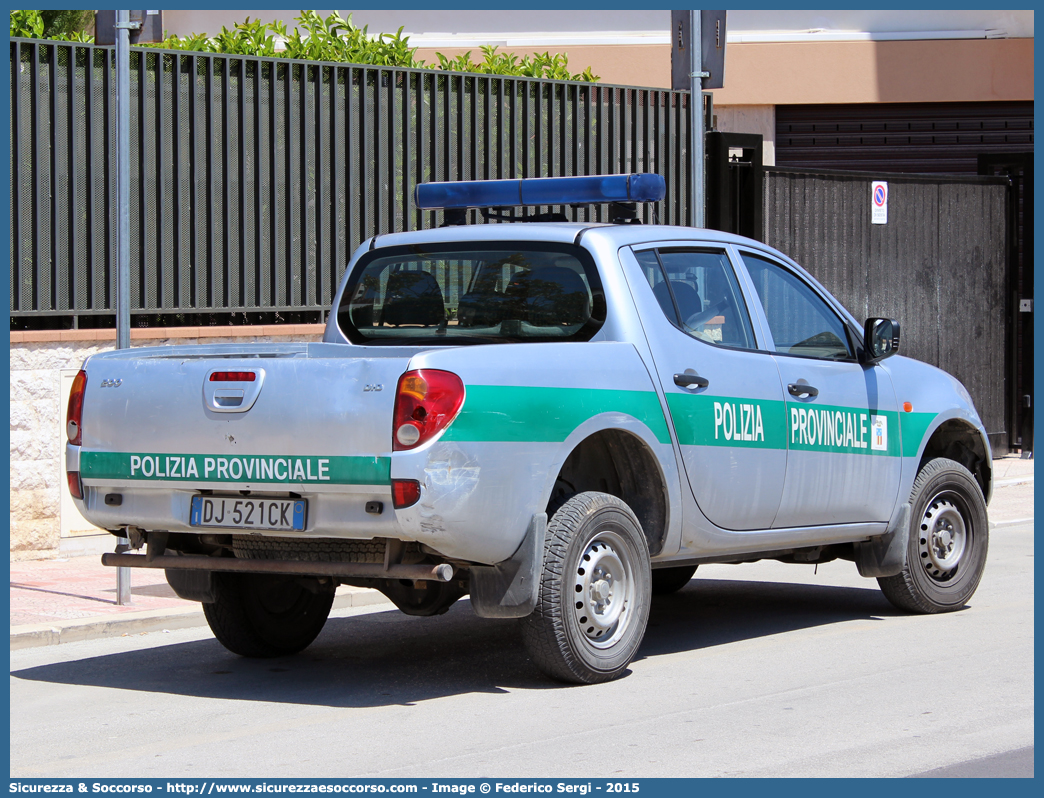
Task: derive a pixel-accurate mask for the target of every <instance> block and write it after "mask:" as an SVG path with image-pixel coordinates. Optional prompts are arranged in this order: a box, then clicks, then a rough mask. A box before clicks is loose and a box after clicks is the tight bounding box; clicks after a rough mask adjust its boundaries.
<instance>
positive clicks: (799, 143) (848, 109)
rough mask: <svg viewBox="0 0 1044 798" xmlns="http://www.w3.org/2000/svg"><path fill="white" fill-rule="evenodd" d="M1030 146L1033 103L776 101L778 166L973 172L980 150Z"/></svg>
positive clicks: (1022, 149) (1026, 149)
mask: <svg viewBox="0 0 1044 798" xmlns="http://www.w3.org/2000/svg"><path fill="white" fill-rule="evenodd" d="M1032 150H1033V103H1032V102H993V103H990V102H971V103H866V104H853V105H777V106H776V163H777V164H778V165H779V166H795V167H799V168H804V169H842V170H846V171H855V172H865V171H875V172H904V173H937V174H959V175H964V174H968V175H974V174H976V173H977V168H978V163H977V158H978V156H979V155H980V154H989V155H1000V154H1014V153H1025V152H1032Z"/></svg>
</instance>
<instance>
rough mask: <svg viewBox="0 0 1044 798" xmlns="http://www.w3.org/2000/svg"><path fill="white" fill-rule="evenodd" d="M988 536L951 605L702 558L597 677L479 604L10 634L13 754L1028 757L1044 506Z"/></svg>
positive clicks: (211, 761) (280, 772)
mask: <svg viewBox="0 0 1044 798" xmlns="http://www.w3.org/2000/svg"><path fill="white" fill-rule="evenodd" d="M991 535H992V537H991V541H990V556H989V562H988V565H987V571H986V574H985V577H984V579H983V582H982V584H981V585H980V588H979V591H978V593H977V594H976V595H975V596H974V597H973V600H972V602H971V603H970V605H969V606H968V607H967V608H966V609H964V610H963V611H961V612H957V613H951V614H947V615H939V616H908V615H903V614H900V613H899V612H897V611H895V610H893V609H892V607H891V605H889V604H888V603H887V602H886V601H885V599H884V598H883V596H882V595H881V593H880V591H879V590H878V589H877V586H876V582H874V581H872V580H864V579H862V578H860V577H859V576H858V575H857V574H856V572H855V568H854V566H853V565H852V564H851V563H847V562H834V563H829V564H827V565H822V566H819V568H818V573H816V572H814V568H813V567H812V566H795V565H782V564H779V563H770V562H767V563H758V564H755V565H745V566H725V565H719V566H704V567H702V568H701V569H700V570H699V571H698V572H697V575H696V579H694V580H693V581H692V582H691V583H690V584H689V585H688V586H687V587H686V588H685V589H684V590H682V591H681V592H680V593H678V594H677V595H674V596H669V597H664V598H662V599H658V600H657V601H656V602H655V603H654V605H653V610H652V616H651V622H650V628H649V630H648V633H647V635H646V639H645V643H644V644H643V646H642V648H641V650H640V653H639V656H638V658H637V659H636V661H635V662H634V663H633V665H632V667H631V671H630V673H628V674H627V675H626V676H625V677H624V678H622V679H620V680H619V681H616V682H613V683H610V684H605V685H596V686H591V687H565V686H562V685H558V684H556V683H553V682H550V681H548V680H546V679H545V678H544V677H543V676H542V675H541V674H540V673H539V672H538V671H537V670H536V668H535V667H534V666H533V665H532V663H530V662H529V661H528V660H527V658H526V655H525V652H524V650H523V648H522V646H521V642H520V640H519V637H518V635H517V633H516V632H517V630H516V629H515V627H514V624H513V623H512V622H505V621H492V620H483V619H480V618H476V617H475V616H474V615H473V614H472V613H471V611H470V608H469V607H468V605H467V602H466V601H462V602H459V603H458V604H457V605H456V606H455V607H454V608H453V609H452V610H450V612H449V613H447V614H446V615H444V616H441V617H438V618H410V617H407V616H405V615H402V614H400V613H398V612H394V611H388V610H386V609H378V610H368V609H361V610H359V609H357V610H345V611H341V612H340V613H339V616H338V617H334V618H331V620H330V621H329V622H328V624H327V626H326V628H325V629H324V631H323V633H322V635H320V637H319V639H318V640H317V641H316V643H315V644H313V646H312V647H311V648H309V649H308V650H307V651H305V652H304V653H303V654H301V655H299V656H297V657H289V658H282V659H277V660H266V661H256V660H255V661H251V660H244V659H240V658H238V657H235V656H233V655H231V654H229V653H227V652H226V651H225V650H224V649H223V648H222V647H221V646H220V645H219V644H218V643H217V642H216V641H214V640H213V638H212V637H210V635H209V633H208V632H207V631H205V630H199V629H186V630H177V631H171V632H169V633H150V634H144V635H140V636H133V637H120V638H112V639H104V640H93V641H85V642H81V643H69V644H63V645H60V646H52V647H43V648H32V649H25V650H21V651H14V652H12V654H11V775H12V776H13V777H32V776H52V777H57V776H72V777H91V776H95V777H129V778H133V777H175V776H183V777H233V776H242V777H264V778H274V777H288V776H329V777H345V776H376V777H411V778H412V777H472V776H487V775H489V776H501V777H533V776H553V777H563V778H564V777H585V778H598V777H609V778H613V777H615V778H621V777H650V776H680V777H691V776H915V775H927V776H979V775H990V776H1027V775H1032V774H1033V748H1032V746H1033V529H1032V524H1030V523H1023V524H1018V525H1013V526H1007V527H1004V528H999V529H995V530H993V531H992V533H991Z"/></svg>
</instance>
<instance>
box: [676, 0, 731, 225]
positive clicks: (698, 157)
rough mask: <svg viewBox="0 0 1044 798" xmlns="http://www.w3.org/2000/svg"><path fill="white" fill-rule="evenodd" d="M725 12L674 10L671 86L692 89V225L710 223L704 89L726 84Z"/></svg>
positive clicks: (690, 97) (690, 213)
mask: <svg viewBox="0 0 1044 798" xmlns="http://www.w3.org/2000/svg"><path fill="white" fill-rule="evenodd" d="M725 22H726V12H725V11H707V10H686V11H672V12H671V88H672V89H673V90H674V91H688V92H689V129H690V130H691V132H692V142H691V145H690V147H689V155H690V158H691V162H690V167H691V168H690V174H691V175H692V201H691V203H690V206H689V224H690V225H691V226H692V227H703V226H705V225H706V223H707V212H706V209H707V192H706V175H705V174H704V173H705V171H706V160H705V158H706V155H705V152H704V150H705V135H706V132H707V131H706V130H705V123H706V117H705V116H704V108H703V90H704V89H720V88H723V87H724V85H725V39H726V32H725Z"/></svg>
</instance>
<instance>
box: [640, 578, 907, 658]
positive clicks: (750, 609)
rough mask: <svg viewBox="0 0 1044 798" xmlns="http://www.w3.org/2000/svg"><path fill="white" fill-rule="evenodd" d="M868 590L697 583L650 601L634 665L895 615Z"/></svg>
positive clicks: (874, 590) (875, 591) (713, 581)
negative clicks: (642, 660) (640, 644)
mask: <svg viewBox="0 0 1044 798" xmlns="http://www.w3.org/2000/svg"><path fill="white" fill-rule="evenodd" d="M870 584H873V587H865V588H863V587H835V586H831V585H805V584H794V583H789V582H751V581H745V580H744V581H740V580H728V579H701V578H700V577H699V575H697V576H696V578H695V579H693V580H692V581H691V582H689V584H688V585H686V586H685V587H684V588H682V589H681V590H680V591H679V592H677V593H674V594H671V595H667V596H653V604H652V612H651V613H650V614H649V628H648V630H647V631H646V633H645V640H644V642H643V643H642V647H641V649H639V651H638V656H637V657H636V658H635V659H636V660H640V659H644V658H647V657H656V656H661V655H664V654H672V653H675V652H679V651H695V650H698V649H701V648H709V647H711V646H720V645H727V644H728V643H734V642H738V641H741V640H750V639H753V638H757V637H764V636H766V635H774V634H780V633H784V632H790V631H796V630H799V629H810V628H812V627H816V626H826V625H829V624H835V623H844V622H848V621H858V620H881V619H882V618H885V617H887V616H894V615H899V614H900V613H899V612H898V611H897V610H896V609H895V608H894V607H893V606H892V605H891V604H889V603H888V600H887V599H886V598H885V597H884V595H883V594H882V593H881V591H880V590H879V589H877V584H876V582H874V583H870Z"/></svg>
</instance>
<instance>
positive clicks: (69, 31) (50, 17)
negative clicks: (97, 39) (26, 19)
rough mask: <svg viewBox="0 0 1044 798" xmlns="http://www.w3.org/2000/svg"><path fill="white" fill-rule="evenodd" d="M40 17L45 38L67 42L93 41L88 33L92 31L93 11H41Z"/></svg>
mask: <svg viewBox="0 0 1044 798" xmlns="http://www.w3.org/2000/svg"><path fill="white" fill-rule="evenodd" d="M40 16H41V17H43V22H44V32H43V35H44V37H45V38H48V39H61V40H63V41H68V42H81V41H86V40H87V39H91V40H92V41H93V37H92V36H90V31H92V30H94V12H93V11H41V12H40Z"/></svg>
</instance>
